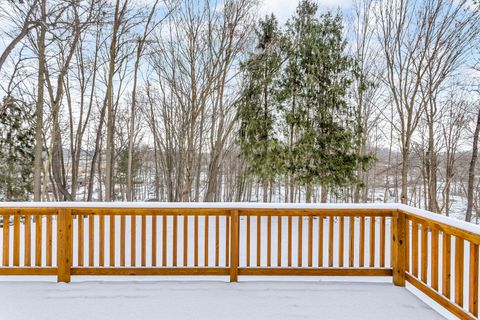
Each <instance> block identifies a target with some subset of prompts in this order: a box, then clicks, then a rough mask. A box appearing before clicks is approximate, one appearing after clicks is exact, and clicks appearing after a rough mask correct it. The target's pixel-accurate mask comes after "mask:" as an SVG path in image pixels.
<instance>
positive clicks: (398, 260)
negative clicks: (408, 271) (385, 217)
mask: <svg viewBox="0 0 480 320" xmlns="http://www.w3.org/2000/svg"><path fill="white" fill-rule="evenodd" d="M406 236H407V235H406V221H405V213H404V212H402V211H400V210H395V211H394V212H393V215H392V269H393V284H394V285H396V286H400V287H405V260H406V253H407V248H406V245H405V244H406V239H405V237H406Z"/></svg>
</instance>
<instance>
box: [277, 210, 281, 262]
mask: <svg viewBox="0 0 480 320" xmlns="http://www.w3.org/2000/svg"><path fill="white" fill-rule="evenodd" d="M277 228H278V231H277V267H280V266H281V265H282V216H278V217H277Z"/></svg>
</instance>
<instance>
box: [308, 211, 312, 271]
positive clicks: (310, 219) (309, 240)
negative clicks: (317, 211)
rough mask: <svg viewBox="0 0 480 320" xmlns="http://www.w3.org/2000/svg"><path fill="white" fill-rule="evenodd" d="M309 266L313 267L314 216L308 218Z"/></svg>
mask: <svg viewBox="0 0 480 320" xmlns="http://www.w3.org/2000/svg"><path fill="white" fill-rule="evenodd" d="M308 266H309V267H312V266H313V216H311V215H310V216H308Z"/></svg>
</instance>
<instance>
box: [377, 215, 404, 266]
mask: <svg viewBox="0 0 480 320" xmlns="http://www.w3.org/2000/svg"><path fill="white" fill-rule="evenodd" d="M405 250H406V252H405V272H410V221H409V220H405ZM383 255H385V252H384V253H383ZM384 261H385V258H384Z"/></svg>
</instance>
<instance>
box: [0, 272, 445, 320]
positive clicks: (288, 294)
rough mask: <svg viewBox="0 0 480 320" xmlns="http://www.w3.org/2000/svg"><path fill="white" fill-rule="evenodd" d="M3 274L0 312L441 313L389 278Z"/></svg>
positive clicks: (210, 315)
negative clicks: (61, 278)
mask: <svg viewBox="0 0 480 320" xmlns="http://www.w3.org/2000/svg"><path fill="white" fill-rule="evenodd" d="M96 279H97V281H91V282H89V281H87V282H85V281H84V282H73V283H70V284H57V283H53V282H43V281H42V282H39V281H35V282H7V281H2V283H1V285H0V301H2V307H1V312H0V315H1V317H0V318H1V319H8V320H30V319H32V320H33V319H35V320H51V319H63V320H85V319H88V320H94V319H102V320H110V319H111V320H132V319H175V320H187V319H188V320H190V319H196V320H202V319H205V320H214V319H249V320H257V319H258V320H268V319H272V320H279V319H324V320H329V319H331V320H343V319H345V320H347V319H348V320H351V319H360V320H361V319H365V320H367V319H368V320H375V319H378V320H380V319H382V320H383V319H390V320H395V319H398V320H400V319H409V320H416V319H418V320H420V319H422V320H423V319H430V320H435V319H444V318H443V317H442V316H441V315H439V314H438V313H436V312H435V311H433V310H432V309H431V308H429V307H428V306H427V305H426V304H425V303H424V302H422V301H421V300H419V299H418V298H417V297H415V296H414V295H413V294H412V293H411V292H409V291H408V290H407V289H404V288H399V287H394V286H393V285H392V284H390V283H356V282H326V281H320V282H319V281H318V280H317V281H298V280H296V281H290V282H286V281H275V282H272V281H270V282H261V281H255V282H248V281H247V282H239V283H227V282H221V281H211V280H210V281H198V280H197V281H195V280H194V279H192V280H191V281H188V282H186V281H165V280H163V281H158V280H157V281H132V279H131V278H129V279H128V281H101V280H98V278H96Z"/></svg>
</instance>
